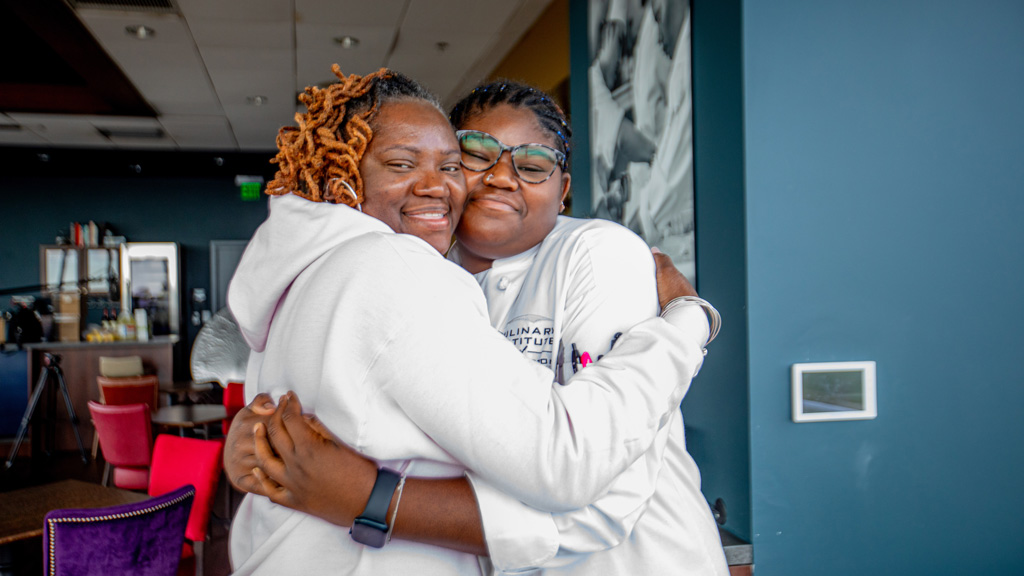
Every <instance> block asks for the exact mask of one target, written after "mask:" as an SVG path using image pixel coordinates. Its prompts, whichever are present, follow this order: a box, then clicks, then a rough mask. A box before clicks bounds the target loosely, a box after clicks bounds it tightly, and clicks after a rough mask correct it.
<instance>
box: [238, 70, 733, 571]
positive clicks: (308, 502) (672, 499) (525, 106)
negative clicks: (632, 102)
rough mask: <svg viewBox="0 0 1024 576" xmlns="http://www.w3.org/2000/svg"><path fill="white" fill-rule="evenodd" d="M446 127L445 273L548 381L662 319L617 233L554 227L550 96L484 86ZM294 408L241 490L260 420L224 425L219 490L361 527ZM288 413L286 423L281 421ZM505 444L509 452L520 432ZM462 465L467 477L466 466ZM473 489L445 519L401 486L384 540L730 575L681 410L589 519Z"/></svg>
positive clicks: (260, 443)
mask: <svg viewBox="0 0 1024 576" xmlns="http://www.w3.org/2000/svg"><path fill="white" fill-rule="evenodd" d="M451 119H452V122H453V124H455V125H456V127H457V128H458V131H457V135H458V138H459V143H460V147H461V149H462V164H463V167H464V171H465V174H466V177H467V184H468V190H469V195H468V199H467V202H466V206H465V210H464V212H463V216H462V219H461V223H460V225H459V228H458V232H457V243H456V245H455V246H454V247H453V248H452V250H451V251H450V253H449V258H450V259H452V260H454V261H456V262H458V263H460V264H461V265H462V266H463V267H465V268H466V269H467V270H468V271H470V272H472V273H474V275H475V276H476V279H477V281H478V282H479V283H480V285H481V286H482V287H483V289H484V293H485V295H486V297H487V301H488V309H489V313H490V317H491V321H492V324H493V325H494V326H495V327H496V328H497V329H498V330H499V331H500V332H501V333H502V334H504V335H505V337H506V338H507V339H508V340H509V341H510V342H512V343H513V344H514V345H515V346H516V347H517V348H518V349H519V350H520V351H521V352H522V353H523V354H524V355H525V356H526V357H527V358H530V359H532V360H534V361H536V362H538V363H540V364H542V365H545V366H547V367H549V368H551V369H552V371H553V372H554V373H555V378H556V380H557V382H558V384H557V385H565V384H566V383H568V382H569V380H570V378H571V377H572V375H573V374H574V373H577V372H579V371H581V370H585V369H586V366H587V364H588V363H589V362H590V361H591V360H596V359H597V358H599V357H600V356H601V355H603V354H605V353H607V352H608V350H610V348H611V346H612V345H613V344H614V341H615V338H616V337H617V335H618V334H619V333H620V332H623V331H624V330H626V329H627V328H628V327H630V326H632V325H634V324H636V323H637V322H640V321H642V320H644V319H646V318H650V317H652V316H655V315H657V313H658V301H657V294H656V289H655V285H654V274H653V268H654V267H653V263H652V260H651V256H650V252H649V251H648V249H647V247H646V245H645V244H644V243H643V242H642V240H640V239H639V238H638V237H636V236H635V235H634V234H633V233H631V232H629V231H628V230H626V229H625V228H623V227H621V226H618V225H616V224H613V223H610V222H607V221H603V220H578V219H572V218H566V217H559V215H558V214H559V212H561V211H562V210H563V209H564V204H563V202H564V200H565V198H566V197H567V195H568V193H569V190H570V176H569V174H568V172H567V171H566V170H567V166H568V157H569V154H570V152H571V150H570V137H571V133H570V129H569V126H568V125H567V123H566V122H565V118H564V116H563V114H562V112H561V110H560V109H559V108H558V106H557V105H555V104H554V103H553V102H552V101H551V100H550V98H548V97H547V96H546V95H545V94H543V93H542V92H539V91H537V90H535V89H533V88H530V87H528V86H524V85H520V84H515V83H509V82H503V83H495V84H490V85H486V86H482V87H480V88H478V89H476V90H474V91H473V93H471V94H470V95H469V96H467V97H466V98H465V99H463V100H462V101H461V102H460V103H459V104H458V105H457V106H456V107H455V108H454V110H453V112H452V114H451ZM486 377H487V375H486V374H482V375H481V378H482V379H486ZM571 384H572V383H570V385H571ZM577 385H578V384H577ZM266 400H267V398H266V397H265V396H264V397H260V398H257V400H256V402H254V404H256V403H262V402H265V401H266ZM297 404H298V403H297V402H296V401H295V400H294V399H293V401H291V402H289V403H288V405H287V406H286V407H282V408H281V409H280V410H278V412H277V414H276V415H275V417H274V419H272V420H271V422H270V426H271V430H272V434H271V435H270V440H271V441H272V443H273V447H274V449H275V450H276V451H277V454H273V453H271V452H270V446H269V444H268V443H267V436H266V435H265V433H260V434H258V438H257V442H256V448H257V452H258V456H259V461H260V463H261V466H262V468H261V470H262V472H257V474H256V475H255V476H248V477H246V476H245V474H246V473H247V472H248V468H246V466H249V467H250V468H251V460H246V458H247V457H249V456H250V455H251V454H249V453H246V452H248V449H247V448H246V446H247V442H249V441H248V438H241V439H240V438H239V435H244V434H246V433H248V431H250V430H252V429H253V422H255V421H256V420H258V419H259V417H257V416H256V415H255V414H254V413H253V411H252V410H246V411H243V412H242V413H241V414H240V416H239V421H240V423H241V425H236V426H232V428H231V430H232V433H231V435H232V436H233V437H234V438H230V437H229V442H228V448H229V454H228V462H227V466H228V473H229V477H231V478H232V479H233V480H235V481H236V484H238V485H239V486H240V487H242V488H245V489H249V490H250V491H254V492H257V493H263V494H265V495H268V496H269V497H270V498H271V499H272V500H273V501H275V502H278V503H280V504H284V505H285V506H289V507H294V508H297V509H300V510H303V511H306V512H309V513H311V514H314V515H317V516H321V517H323V518H325V519H327V520H333V521H338V519H339V518H352V517H354V516H356V515H358V514H359V513H360V511H359V510H342V508H344V507H345V506H348V504H346V502H347V501H346V500H345V499H341V498H338V497H337V495H338V494H343V493H346V492H349V491H350V490H358V491H363V492H367V491H369V487H368V486H361V485H356V484H355V483H353V482H352V481H351V478H346V477H345V474H346V470H348V469H351V468H352V466H354V464H353V462H357V461H358V460H357V459H358V456H356V455H355V454H354V453H353V452H352V451H351V450H348V449H347V448H346V447H345V446H344V445H343V444H341V443H340V442H339V441H337V440H336V439H333V438H331V437H330V436H329V432H327V431H326V430H325V429H323V428H322V427H319V426H314V427H307V426H306V425H305V423H304V421H303V420H302V419H301V418H295V417H294V416H295V414H296V413H297V410H298V405H297ZM250 406H252V405H250ZM289 413H290V414H291V415H292V418H290V419H289V418H283V417H286V416H288V414H289ZM451 417H452V418H458V414H452V415H451ZM314 429H318V432H313V430H314ZM508 434H509V436H510V439H509V441H510V442H514V441H515V438H514V436H515V430H509V431H508ZM248 445H249V446H251V443H249V444H248ZM233 447H234V450H232V448H233ZM232 452H233V453H232ZM243 453H246V454H243ZM311 455H315V456H311ZM241 462H245V465H240V463H241ZM464 464H466V466H467V467H468V468H470V469H472V468H473V463H472V462H464ZM467 477H468V478H469V479H471V481H472V488H473V490H472V492H470V491H463V492H461V493H460V494H459V495H455V494H453V495H451V496H448V497H446V500H445V501H444V502H443V503H440V504H441V507H442V509H447V510H448V511H449V512H448V513H446V514H444V517H438V516H437V515H431V514H425V513H423V510H425V507H424V506H423V505H422V504H423V502H420V501H417V498H418V497H417V491H416V490H413V487H414V486H415V483H416V482H417V480H416V479H414V478H409V479H408V482H407V483H406V485H405V498H404V499H402V498H401V497H400V496H396V497H394V498H393V499H392V501H391V504H390V507H389V508H388V514H389V515H390V517H391V518H393V525H392V526H391V528H392V530H393V536H394V537H396V538H403V539H411V540H416V541H419V542H425V543H430V544H434V545H439V546H444V547H450V548H454V549H458V550H464V551H465V550H474V549H475V548H476V549H477V550H476V551H477V552H478V553H479V552H483V550H479V549H478V547H479V542H480V541H481V539H483V541H484V542H485V543H486V552H487V553H488V554H489V556H490V560H491V562H492V563H493V566H494V568H496V569H497V570H498V571H502V572H504V571H523V570H528V569H532V568H541V569H544V570H545V571H550V572H551V573H552V574H554V573H558V574H563V573H564V574H626V573H637V574H655V573H666V572H669V571H670V572H673V573H676V572H678V573H687V574H689V573H692V574H716V575H717V574H727V572H728V570H727V567H726V563H725V559H724V555H723V552H722V548H721V542H720V540H719V537H718V532H717V529H716V527H715V524H714V521H713V520H712V518H711V514H710V512H709V510H708V507H707V504H706V502H705V501H704V499H703V496H702V495H701V493H700V478H699V472H698V470H697V468H696V465H695V464H694V462H693V460H692V459H691V458H690V456H689V454H687V452H686V450H685V444H684V439H683V426H682V417H681V414H680V413H679V412H678V411H675V413H674V414H673V415H672V416H671V418H670V420H669V421H668V422H667V424H666V425H665V426H664V427H663V428H662V430H661V432H660V433H659V435H658V437H657V440H656V441H655V443H654V445H653V447H652V448H651V449H650V450H648V451H647V452H646V453H645V454H644V455H642V456H641V457H640V458H639V459H638V460H637V461H636V462H635V463H634V464H633V465H632V466H631V467H630V468H629V469H627V470H626V471H625V472H624V473H623V474H622V475H620V476H619V477H618V478H617V479H616V480H615V481H614V482H613V483H612V484H611V485H610V486H609V490H608V492H607V494H606V495H605V496H603V497H602V498H600V499H598V500H597V501H596V502H594V503H592V504H591V505H590V506H588V507H586V508H582V509H578V510H573V511H567V512H563V513H556V514H551V513H547V512H541V511H538V510H534V509H532V508H530V507H528V506H525V505H523V504H521V503H519V502H518V501H516V500H515V499H513V498H510V497H508V496H506V495H505V494H503V493H502V492H500V491H499V490H496V489H494V488H493V487H492V486H490V485H489V484H488V483H487V482H486V481H484V480H482V479H480V478H478V477H476V476H474V475H473V474H472V473H470V474H469V475H467ZM467 482H469V480H467ZM346 483H347V484H346ZM396 493H398V491H396ZM474 496H475V498H474ZM437 498H438V497H437V495H436V494H434V495H433V499H434V501H433V502H431V503H430V504H433V505H438V504H439V502H437ZM477 509H479V521H480V522H481V523H482V526H481V525H479V524H476V523H475V522H470V523H468V524H467V525H465V526H461V527H456V528H455V529H452V528H451V527H450V526H449V527H447V528H446V530H445V534H447V535H448V536H446V537H440V536H438V535H439V534H440V533H441V531H440V530H438V528H437V527H438V525H439V523H441V522H451V521H453V519H457V518H467V517H468V518H474V516H475V514H474V512H475V511H476V510H477ZM466 510H469V513H468V514H467V513H463V512H465V511H466ZM455 534H459V535H461V539H460V538H455V537H453V536H452V535H455ZM382 552H383V553H385V554H386V553H387V549H386V548H385V549H384V550H383V551H382Z"/></svg>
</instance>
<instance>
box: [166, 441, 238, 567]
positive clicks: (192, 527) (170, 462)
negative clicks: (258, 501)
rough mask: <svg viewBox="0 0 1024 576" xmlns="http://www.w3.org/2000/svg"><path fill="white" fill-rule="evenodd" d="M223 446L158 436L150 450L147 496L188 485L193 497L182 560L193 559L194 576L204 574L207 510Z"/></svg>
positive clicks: (213, 493)
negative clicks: (191, 486)
mask: <svg viewBox="0 0 1024 576" xmlns="http://www.w3.org/2000/svg"><path fill="white" fill-rule="evenodd" d="M223 451H224V445H223V444H222V443H221V442H219V441H217V440H202V439H199V438H181V437H179V436H172V435H170V434H160V435H158V436H157V438H156V445H155V446H154V447H153V463H152V466H151V467H150V479H149V495H150V496H159V495H161V494H164V493H167V492H170V491H171V490H175V489H177V488H180V487H181V486H184V485H186V484H191V485H193V486H195V489H196V496H195V500H194V501H193V503H192V511H191V512H190V513H189V516H188V525H187V527H186V528H185V538H186V539H187V540H190V541H191V545H189V543H188V542H186V543H185V547H184V549H183V550H182V557H183V558H189V557H192V556H193V555H194V557H195V565H196V572H195V573H196V574H198V575H202V573H203V542H205V541H206V536H207V534H208V533H209V524H210V509H211V508H212V507H213V500H214V496H215V494H216V492H217V484H218V483H219V482H220V473H221V469H222V466H223V461H222V460H221V455H222V453H223Z"/></svg>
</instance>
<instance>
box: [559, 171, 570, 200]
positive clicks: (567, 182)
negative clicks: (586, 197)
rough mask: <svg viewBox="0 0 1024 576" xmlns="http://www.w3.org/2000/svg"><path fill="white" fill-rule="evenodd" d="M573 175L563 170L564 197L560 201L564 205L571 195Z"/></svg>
mask: <svg viewBox="0 0 1024 576" xmlns="http://www.w3.org/2000/svg"><path fill="white" fill-rule="evenodd" d="M571 180H572V176H570V175H569V173H568V172H562V198H561V200H560V202H561V203H562V204H563V205H564V204H565V199H566V198H568V197H569V190H570V189H571V188H572V186H571Z"/></svg>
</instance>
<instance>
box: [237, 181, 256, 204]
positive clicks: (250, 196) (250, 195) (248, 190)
mask: <svg viewBox="0 0 1024 576" xmlns="http://www.w3.org/2000/svg"><path fill="white" fill-rule="evenodd" d="M261 187H262V185H261V184H260V183H259V182H243V183H242V184H240V185H239V186H238V188H239V189H240V190H241V191H242V200H243V201H245V202H252V201H254V200H259V199H260V188H261Z"/></svg>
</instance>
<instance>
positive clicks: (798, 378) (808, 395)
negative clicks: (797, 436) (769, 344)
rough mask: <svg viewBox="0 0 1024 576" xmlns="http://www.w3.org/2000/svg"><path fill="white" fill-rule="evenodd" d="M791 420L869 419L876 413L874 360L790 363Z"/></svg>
mask: <svg viewBox="0 0 1024 576" xmlns="http://www.w3.org/2000/svg"><path fill="white" fill-rule="evenodd" d="M791 377H792V400H793V422H820V421H822V420H869V419H871V418H874V417H876V416H877V415H878V407H877V404H876V400H875V363H874V362H815V363H804V364H793V368H792V373H791Z"/></svg>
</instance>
